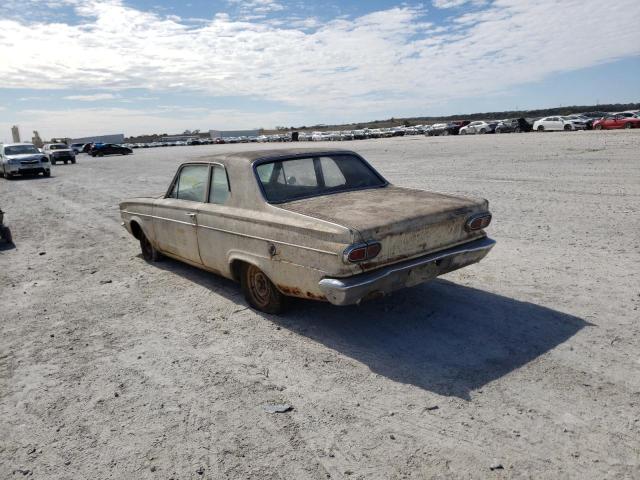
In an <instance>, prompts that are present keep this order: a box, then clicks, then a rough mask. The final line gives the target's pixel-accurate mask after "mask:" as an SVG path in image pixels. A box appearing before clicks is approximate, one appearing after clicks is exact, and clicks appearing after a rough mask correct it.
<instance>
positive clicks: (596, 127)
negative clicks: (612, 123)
mask: <svg viewBox="0 0 640 480" xmlns="http://www.w3.org/2000/svg"><path fill="white" fill-rule="evenodd" d="M593 129H594V130H602V125H600V124H598V125H596V126H595V127H593Z"/></svg>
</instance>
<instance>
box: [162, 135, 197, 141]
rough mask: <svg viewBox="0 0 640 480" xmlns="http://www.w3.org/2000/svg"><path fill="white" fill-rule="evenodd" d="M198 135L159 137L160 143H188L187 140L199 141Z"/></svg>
mask: <svg viewBox="0 0 640 480" xmlns="http://www.w3.org/2000/svg"><path fill="white" fill-rule="evenodd" d="M199 139H200V135H167V136H166V137H160V141H161V142H188V141H189V140H199Z"/></svg>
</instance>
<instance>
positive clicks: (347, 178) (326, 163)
mask: <svg viewBox="0 0 640 480" xmlns="http://www.w3.org/2000/svg"><path fill="white" fill-rule="evenodd" d="M256 173H257V176H258V181H259V182H260V184H261V186H262V190H263V192H264V195H265V197H266V198H267V201H269V202H272V203H281V202H288V201H291V200H296V199H299V198H304V197H312V196H318V195H328V194H331V193H337V192H344V191H348V190H359V189H365V188H374V187H382V186H384V185H386V182H385V181H384V179H383V178H382V177H380V175H378V173H377V172H376V171H375V170H373V169H372V168H371V167H370V166H368V165H367V164H366V163H365V162H363V161H362V159H360V158H359V157H356V156H355V155H344V154H342V155H330V154H329V155H326V156H325V155H323V156H317V157H304V158H294V159H289V160H277V161H272V162H265V163H261V164H259V165H258V166H257V167H256Z"/></svg>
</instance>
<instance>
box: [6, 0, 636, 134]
mask: <svg viewBox="0 0 640 480" xmlns="http://www.w3.org/2000/svg"><path fill="white" fill-rule="evenodd" d="M2 4H3V8H2V15H1V17H0V141H3V140H4V141H8V140H9V139H10V127H11V126H12V125H18V126H19V127H20V131H21V133H22V136H23V138H30V137H31V132H32V131H33V130H38V131H39V132H40V135H41V136H42V137H43V138H51V137H66V136H69V137H79V136H85V135H86V136H89V135H99V134H109V133H124V134H126V135H139V134H145V133H181V132H183V131H184V130H187V129H189V130H193V129H200V130H203V131H205V130H209V129H215V130H230V129H249V128H260V127H263V128H273V127H275V126H301V125H314V124H319V123H324V124H334V123H347V122H364V121H369V120H376V119H386V118H391V117H410V116H431V115H451V114H463V113H473V112H478V111H481V112H482V111H500V110H508V109H515V108H520V109H529V108H545V107H553V106H559V105H574V104H595V103H626V102H638V101H640V28H639V27H638V19H640V1H639V0H615V1H602V0H563V1H562V2H559V1H557V0H536V1H535V2H534V1H529V0H425V1H422V2H413V1H404V2H397V1H392V0H358V1H346V0H345V1H340V2H337V1H332V0H327V1H323V2H314V1H309V0H293V1H289V0H248V1H241V0H221V1H207V0H186V1H177V0H2Z"/></svg>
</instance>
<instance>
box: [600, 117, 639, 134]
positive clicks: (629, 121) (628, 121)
mask: <svg viewBox="0 0 640 480" xmlns="http://www.w3.org/2000/svg"><path fill="white" fill-rule="evenodd" d="M593 128H594V130H610V129H613V128H640V118H635V117H624V116H622V115H610V116H608V117H604V118H601V119H600V120H596V121H595V122H593Z"/></svg>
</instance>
